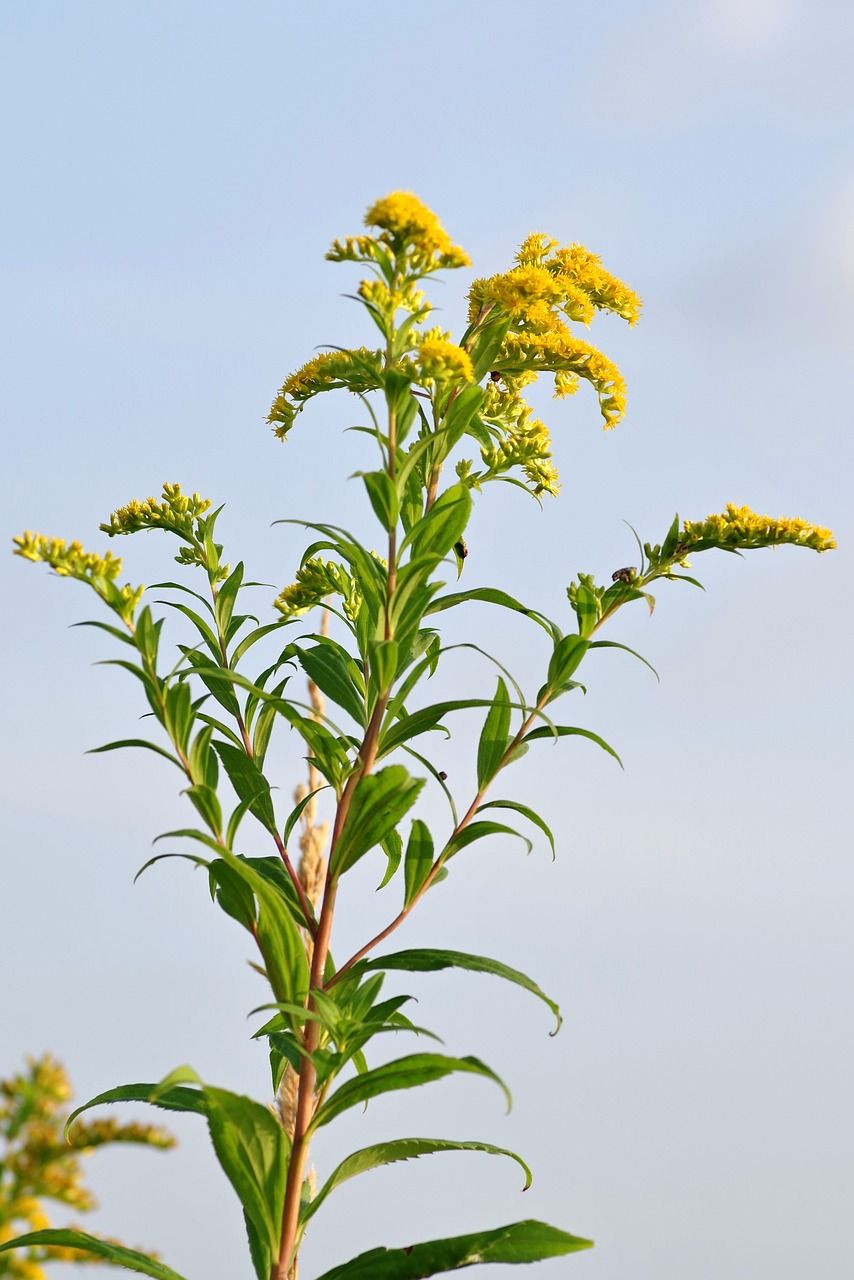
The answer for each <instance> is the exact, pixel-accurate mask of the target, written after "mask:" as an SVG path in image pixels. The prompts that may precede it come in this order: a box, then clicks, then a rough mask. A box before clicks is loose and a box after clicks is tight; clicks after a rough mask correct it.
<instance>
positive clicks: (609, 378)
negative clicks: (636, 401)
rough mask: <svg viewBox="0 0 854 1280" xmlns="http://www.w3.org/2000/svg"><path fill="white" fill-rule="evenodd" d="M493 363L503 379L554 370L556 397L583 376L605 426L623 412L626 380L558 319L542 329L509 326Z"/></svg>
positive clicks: (570, 390)
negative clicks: (550, 325)
mask: <svg viewBox="0 0 854 1280" xmlns="http://www.w3.org/2000/svg"><path fill="white" fill-rule="evenodd" d="M494 363H495V368H496V370H497V372H499V373H501V374H502V375H504V376H505V380H512V379H513V378H514V377H518V376H519V375H524V374H530V373H534V374H537V373H541V372H542V373H554V374H555V395H556V396H558V397H559V398H560V397H563V396H566V395H572V394H573V393H574V392H575V391H576V390H577V388H578V379H579V378H585V379H586V380H587V381H588V382H589V383H590V384H591V386H592V387H593V388H594V390H595V391H596V394H597V395H598V397H599V407H600V409H601V411H602V417H603V419H604V425H605V427H606V428H609V427H615V426H616V425H617V423H618V422H619V421H620V420H621V419H622V417H623V415H624V413H625V411H626V382H625V379H624V377H623V375H622V374H621V373H620V370H619V369H618V368H617V366H616V365H615V364H614V362H613V360H609V359H608V357H607V356H606V355H605V354H604V353H603V352H601V351H599V350H598V348H597V347H594V346H592V344H591V343H589V342H585V341H584V339H583V338H578V337H576V336H575V334H574V333H571V332H570V330H569V329H568V328H567V327H566V325H564V324H561V323H560V322H558V323H557V324H556V325H554V326H553V328H552V329H550V330H548V331H546V332H539V333H538V332H529V331H527V330H513V329H511V330H510V331H509V332H508V334H507V336H506V338H505V339H504V344H503V346H502V349H501V351H500V353H499V355H498V356H497V357H496V360H495V362H494Z"/></svg>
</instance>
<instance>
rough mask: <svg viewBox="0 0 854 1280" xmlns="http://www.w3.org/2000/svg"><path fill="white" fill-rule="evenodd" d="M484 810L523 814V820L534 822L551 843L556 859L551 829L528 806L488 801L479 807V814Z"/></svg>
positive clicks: (509, 801) (511, 801) (553, 855)
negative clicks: (508, 810)
mask: <svg viewBox="0 0 854 1280" xmlns="http://www.w3.org/2000/svg"><path fill="white" fill-rule="evenodd" d="M484 809H515V811H516V813H521V814H522V816H523V818H527V819H528V821H529V822H533V824H534V826H535V827H539V828H540V830H541V831H542V833H543V835H544V836H545V837H546V839H547V840H548V842H549V845H550V847H551V851H552V858H554V857H555V838H554V836H553V835H552V831H551V828H550V827H549V826H548V825H547V823H546V822H544V821H543V819H542V818H541V817H540V815H539V814H538V813H535V812H534V810H533V809H529V808H528V806H527V805H526V804H520V803H519V801H518V800H488V801H487V802H486V804H482V805H479V806H478V810H477V812H478V813H482V812H483V810H484Z"/></svg>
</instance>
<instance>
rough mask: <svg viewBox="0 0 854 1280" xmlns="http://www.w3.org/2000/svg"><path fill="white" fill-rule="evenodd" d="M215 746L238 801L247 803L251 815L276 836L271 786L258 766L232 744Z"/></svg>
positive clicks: (223, 743)
mask: <svg viewBox="0 0 854 1280" xmlns="http://www.w3.org/2000/svg"><path fill="white" fill-rule="evenodd" d="M213 745H214V748H215V750H216V752H217V755H218V756H219V758H220V760H221V761H222V766H223V768H224V769H225V771H226V773H227V774H228V780H229V782H230V783H231V785H232V786H233V787H234V790H235V793H236V795H237V798H238V800H244V801H246V803H247V805H248V807H249V811H250V813H253V814H254V815H255V817H256V818H257V819H258V821H259V822H260V823H261V825H262V826H264V827H266V828H267V830H268V831H269V832H270V833H271V834H275V832H276V815H275V813H274V811H273V801H272V798H271V796H270V784H269V782H268V781H267V779H266V778H265V777H264V775H263V773H262V772H261V770H260V769H259V768H258V766H257V764H255V762H254V761H253V760H250V759H249V757H248V756H247V754H246V752H245V751H241V750H240V749H239V748H238V747H232V746H231V745H230V743H227V742H215V743H214V744H213Z"/></svg>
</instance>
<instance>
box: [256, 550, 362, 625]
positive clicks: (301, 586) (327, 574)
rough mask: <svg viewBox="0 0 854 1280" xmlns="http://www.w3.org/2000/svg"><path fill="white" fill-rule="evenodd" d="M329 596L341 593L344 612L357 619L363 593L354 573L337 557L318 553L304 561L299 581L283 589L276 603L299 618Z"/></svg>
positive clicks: (281, 611) (279, 609)
mask: <svg viewBox="0 0 854 1280" xmlns="http://www.w3.org/2000/svg"><path fill="white" fill-rule="evenodd" d="M327 596H339V597H340V598H341V601H342V608H343V610H344V613H345V614H346V615H347V617H348V618H349V619H350V621H351V622H352V621H354V620H355V618H356V615H357V614H358V612H359V608H360V606H361V603H362V595H361V592H360V591H359V588H358V586H357V585H356V583H355V581H354V579H353V577H352V575H351V574H350V573H348V571H347V570H346V569H345V568H344V567H343V565H340V564H336V563H335V561H334V560H321V558H320V557H319V556H314V557H312V558H311V559H310V560H306V561H305V563H304V564H301V565H300V567H299V569H297V578H296V582H292V583H291V585H290V586H288V587H284V588H283V589H282V590H281V591H280V592H279V594H278V596H277V597H276V599H275V600H274V601H273V606H274V608H276V609H278V611H279V613H282V614H284V616H285V617H286V618H298V617H299V616H300V615H301V614H304V613H307V612H308V610H309V609H314V608H316V607H317V606H318V605H320V604H322V603H323V601H324V600H325V599H326V597H327Z"/></svg>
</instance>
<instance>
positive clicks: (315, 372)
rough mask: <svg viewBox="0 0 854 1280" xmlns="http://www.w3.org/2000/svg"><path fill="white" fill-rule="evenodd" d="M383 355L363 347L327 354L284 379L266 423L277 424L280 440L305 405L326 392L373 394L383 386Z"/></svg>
mask: <svg viewBox="0 0 854 1280" xmlns="http://www.w3.org/2000/svg"><path fill="white" fill-rule="evenodd" d="M381 374H382V355H381V353H380V352H379V351H369V350H368V349H367V348H366V347H360V348H359V349H358V350H354V351H324V352H321V354H320V355H318V356H315V357H314V358H313V359H312V360H309V361H308V362H307V363H306V364H304V365H303V366H302V368H300V369H297V370H296V372H294V373H292V374H291V375H290V376H289V377H288V378H286V379H285V381H284V384H283V385H282V388H281V390H280V391H279V394H278V395H277V396H276V399H275V400H274V401H273V405H272V408H271V409H270V412H269V414H268V415H267V421H268V422H270V423H275V424H276V426H275V427H274V432H275V434H276V435H277V436H278V437H279V439H280V440H284V438H285V436H286V435H287V434H288V432H289V431H290V429H291V427H292V426H293V422H294V418H295V417H296V416H297V414H298V413H299V412H300V410H301V409H302V407H303V405H304V404H305V403H306V402H307V401H308V400H310V399H311V398H312V396H316V395H319V394H320V393H321V392H323V391H334V390H335V389H336V388H339V387H345V388H346V389H347V390H348V391H356V392H360V391H361V392H364V391H372V390H374V389H375V388H377V387H378V386H379V385H380V378H381Z"/></svg>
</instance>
